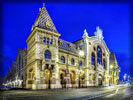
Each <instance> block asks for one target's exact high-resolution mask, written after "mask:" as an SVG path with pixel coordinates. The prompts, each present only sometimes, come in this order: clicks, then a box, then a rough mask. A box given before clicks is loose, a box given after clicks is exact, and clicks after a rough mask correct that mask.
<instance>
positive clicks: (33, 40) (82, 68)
mask: <svg viewBox="0 0 133 100" xmlns="http://www.w3.org/2000/svg"><path fill="white" fill-rule="evenodd" d="M60 36H61V34H60V33H58V31H57V30H56V27H55V25H54V23H53V22H52V20H51V18H50V16H49V14H48V12H47V10H46V8H45V6H43V7H42V9H41V8H40V9H39V14H38V16H37V19H36V21H35V23H34V25H33V26H32V29H31V33H30V35H29V36H28V38H27V40H26V43H27V51H26V52H27V53H26V55H25V56H24V61H25V62H24V63H25V64H24V67H23V68H24V70H23V71H21V74H22V75H23V79H22V80H23V83H22V85H23V87H24V88H31V89H47V88H68V87H88V86H99V85H102V86H109V84H110V78H112V76H110V52H109V49H108V48H107V46H106V44H105V42H104V40H103V38H104V37H103V35H102V30H101V29H100V28H99V27H97V28H96V32H95V33H94V35H93V36H88V33H87V31H86V29H85V30H84V33H83V36H82V38H81V39H80V40H77V41H75V42H72V43H70V42H67V41H64V40H62V39H59V37H60ZM117 75H118V74H117ZM114 77H115V76H113V78H114ZM116 77H118V76H116ZM112 84H113V83H112Z"/></svg>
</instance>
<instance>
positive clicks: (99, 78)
mask: <svg viewBox="0 0 133 100" xmlns="http://www.w3.org/2000/svg"><path fill="white" fill-rule="evenodd" d="M98 85H100V86H101V85H102V75H101V74H99V76H98Z"/></svg>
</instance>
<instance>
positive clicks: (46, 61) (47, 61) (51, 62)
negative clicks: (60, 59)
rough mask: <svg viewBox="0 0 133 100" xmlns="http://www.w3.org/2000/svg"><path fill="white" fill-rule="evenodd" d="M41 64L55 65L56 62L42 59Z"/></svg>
mask: <svg viewBox="0 0 133 100" xmlns="http://www.w3.org/2000/svg"><path fill="white" fill-rule="evenodd" d="M43 63H50V64H55V63H56V62H55V60H51V59H43V61H42V64H43Z"/></svg>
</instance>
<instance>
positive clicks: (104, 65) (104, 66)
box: [103, 59, 106, 69]
mask: <svg viewBox="0 0 133 100" xmlns="http://www.w3.org/2000/svg"><path fill="white" fill-rule="evenodd" d="M103 68H104V69H106V64H105V59H103Z"/></svg>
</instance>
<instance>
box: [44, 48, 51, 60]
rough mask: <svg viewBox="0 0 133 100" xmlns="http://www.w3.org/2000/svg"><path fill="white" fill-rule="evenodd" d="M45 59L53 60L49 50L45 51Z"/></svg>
mask: <svg viewBox="0 0 133 100" xmlns="http://www.w3.org/2000/svg"><path fill="white" fill-rule="evenodd" d="M45 59H51V53H50V52H49V51H48V50H46V51H45Z"/></svg>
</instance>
